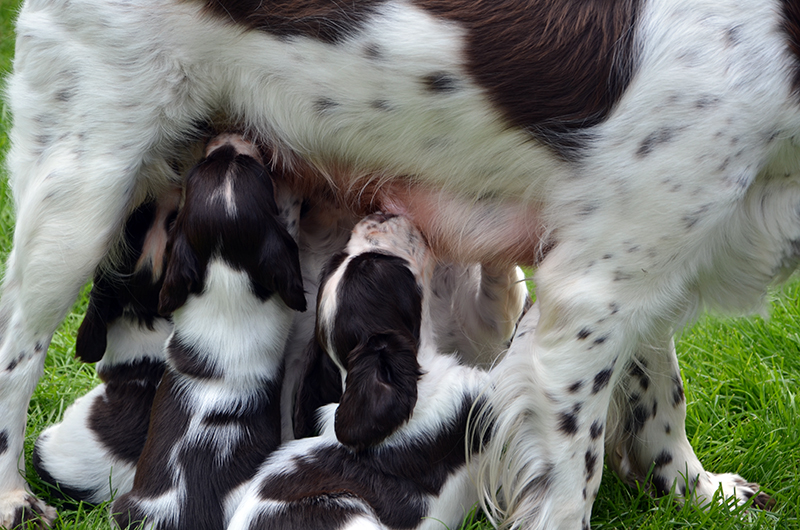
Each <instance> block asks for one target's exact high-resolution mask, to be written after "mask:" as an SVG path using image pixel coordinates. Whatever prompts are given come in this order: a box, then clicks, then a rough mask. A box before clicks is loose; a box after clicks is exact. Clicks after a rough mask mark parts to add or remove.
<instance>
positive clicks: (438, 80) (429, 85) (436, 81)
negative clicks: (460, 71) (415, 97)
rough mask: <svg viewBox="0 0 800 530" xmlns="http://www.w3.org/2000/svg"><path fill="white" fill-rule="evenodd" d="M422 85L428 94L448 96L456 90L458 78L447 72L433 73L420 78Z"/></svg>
mask: <svg viewBox="0 0 800 530" xmlns="http://www.w3.org/2000/svg"><path fill="white" fill-rule="evenodd" d="M422 84H423V85H424V86H425V89H426V90H428V91H429V92H432V93H436V94H450V93H453V92H455V91H457V90H458V78H457V77H456V76H454V75H453V74H450V73H447V72H434V73H432V74H428V75H426V76H425V77H423V78H422Z"/></svg>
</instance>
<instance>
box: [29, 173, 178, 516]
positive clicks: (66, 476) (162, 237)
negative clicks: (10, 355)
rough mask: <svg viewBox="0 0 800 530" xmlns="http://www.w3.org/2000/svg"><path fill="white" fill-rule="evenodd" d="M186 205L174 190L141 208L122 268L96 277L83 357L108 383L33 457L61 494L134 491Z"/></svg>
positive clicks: (76, 407)
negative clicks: (170, 255) (169, 249)
mask: <svg viewBox="0 0 800 530" xmlns="http://www.w3.org/2000/svg"><path fill="white" fill-rule="evenodd" d="M179 200H180V190H178V189H174V190H172V191H170V192H167V193H165V194H163V195H162V196H161V197H160V198H159V200H158V201H151V202H147V203H145V204H143V205H142V206H140V207H139V208H137V209H136V210H135V211H134V212H133V214H132V215H131V216H130V218H129V219H128V221H127V222H126V226H125V244H124V245H123V246H122V248H121V249H120V253H119V255H118V256H116V258H115V259H114V264H115V266H114V267H113V269H111V268H109V269H102V270H101V271H99V272H98V274H96V275H95V278H94V285H93V286H92V291H91V293H90V294H89V305H88V307H87V310H86V316H85V317H84V320H83V322H82V323H81V326H80V328H79V330H78V336H77V339H76V342H75V352H76V355H77V356H78V357H79V358H80V359H81V360H83V361H85V362H97V375H98V376H99V377H100V379H101V380H102V381H103V383H102V384H100V385H98V386H97V387H95V388H94V389H92V390H91V391H90V392H89V393H88V394H86V395H85V396H83V397H81V398H79V399H78V400H76V401H75V403H74V404H72V405H71V406H70V407H69V408H68V409H67V410H66V412H65V413H64V419H63V420H62V421H61V422H60V423H58V424H56V425H52V426H50V427H48V428H47V429H45V430H44V432H42V434H41V435H40V436H39V438H38V440H37V441H36V445H35V447H34V452H33V465H34V467H35V469H36V471H37V473H38V474H39V476H40V477H42V479H43V480H44V481H45V482H46V483H48V484H50V485H52V486H54V488H55V490H56V494H62V493H63V494H64V495H66V496H68V497H71V498H72V499H74V500H79V501H85V502H90V503H99V502H103V501H106V500H109V499H110V498H111V496H112V495H113V494H114V492H116V491H121V492H125V491H128V490H129V489H130V488H131V487H132V485H133V476H134V472H135V470H136V461H137V460H138V459H139V455H140V454H141V452H142V447H143V446H144V442H145V437H146V436H147V426H148V424H149V422H150V406H151V405H152V402H153V397H154V396H155V392H156V388H157V387H158V384H159V382H160V381H161V376H162V374H163V373H164V366H165V361H164V343H165V342H166V339H167V337H168V336H169V334H170V332H171V331H172V322H171V321H170V320H169V319H168V318H164V317H162V316H161V315H159V314H158V312H157V308H158V296H159V291H160V290H161V285H162V282H163V272H164V251H165V249H166V241H167V233H168V230H169V225H170V223H171V222H172V221H173V220H174V216H175V214H176V212H177V208H178V201H179ZM98 361H99V362H98Z"/></svg>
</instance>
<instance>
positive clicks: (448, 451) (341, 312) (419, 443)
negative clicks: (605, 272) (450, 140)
mask: <svg viewBox="0 0 800 530" xmlns="http://www.w3.org/2000/svg"><path fill="white" fill-rule="evenodd" d="M434 266H435V265H434V262H433V261H432V260H431V259H430V256H429V252H428V250H427V249H426V246H425V244H424V241H423V238H422V237H421V235H420V234H419V232H417V231H416V229H415V228H414V227H413V226H412V225H411V224H410V223H409V222H408V221H407V220H406V219H404V218H401V217H391V216H386V215H377V216H370V217H367V218H366V219H365V220H363V221H362V222H360V223H359V224H358V225H357V226H356V227H355V228H354V230H353V236H352V237H351V239H350V242H349V243H348V245H347V248H346V251H345V252H344V253H342V254H341V255H337V256H333V257H332V258H331V260H330V262H329V264H328V266H326V268H325V273H323V280H322V282H321V285H320V295H319V301H318V305H319V307H318V308H317V309H318V311H317V314H318V320H317V327H318V329H317V336H318V337H319V338H320V339H321V340H322V342H323V344H324V345H325V347H324V350H325V353H326V354H327V355H329V356H330V357H331V358H332V359H333V360H334V362H335V364H336V365H338V367H339V368H340V370H341V374H342V377H343V378H344V381H343V385H342V387H343V388H344V392H343V395H342V397H341V400H340V402H339V404H338V405H329V406H325V407H323V408H321V409H320V410H319V420H320V422H321V426H320V428H321V431H322V433H321V435H320V436H318V437H315V438H309V439H304V440H296V441H292V442H288V443H286V444H285V445H284V446H282V447H281V448H280V449H279V450H278V451H276V452H275V453H273V455H272V456H270V458H269V459H268V460H267V462H266V463H265V464H264V466H263V467H262V468H261V470H260V471H259V473H258V475H257V476H256V478H255V479H254V480H253V482H252V483H251V484H250V486H249V487H248V489H247V491H246V493H245V494H244V497H243V500H242V503H241V505H240V507H239V509H238V510H237V512H236V513H235V514H234V516H233V518H232V520H231V525H230V527H229V528H230V529H231V530H233V529H243V530H244V529H254V528H282V529H283V528H286V529H289V528H297V525H300V526H302V527H303V528H325V529H331V530H333V529H340V528H342V529H343V528H398V529H399V528H429V527H431V528H432V527H436V526H438V525H441V524H445V525H447V526H449V527H453V526H454V525H456V524H457V523H459V522H460V521H461V519H463V517H464V515H465V513H466V512H467V511H468V510H469V509H470V507H471V506H472V504H473V503H474V502H475V501H476V500H477V491H476V489H475V487H474V485H473V484H472V483H471V481H470V479H469V473H468V469H467V460H466V459H467V454H468V453H474V452H475V451H476V450H477V449H478V446H479V445H480V439H478V438H469V437H470V436H471V435H470V433H469V432H468V430H467V425H468V419H469V416H470V413H471V411H472V409H473V407H475V406H478V407H481V406H482V405H481V402H482V399H483V398H479V396H480V394H481V392H482V391H484V390H486V388H485V385H486V382H487V379H486V374H485V372H482V371H481V370H479V369H475V368H467V367H464V366H460V365H459V364H458V362H457V361H456V360H455V358H454V357H452V356H446V355H442V354H441V353H439V351H438V349H437V343H436V339H435V331H434V320H433V319H434V318H436V317H435V316H433V315H432V313H431V307H430V305H431V301H432V299H433V295H432V290H431V286H430V280H431V277H432V276H433V269H434ZM507 289H508V290H511V291H512V292H513V291H514V290H515V289H516V285H513V284H512V285H508V284H503V285H502V287H497V288H495V290H494V291H493V295H494V296H497V297H502V296H503V292H502V291H505V290H507ZM387 293H393V295H394V296H392V297H391V298H390V300H391V302H390V303H387ZM398 296H401V297H402V299H400V298H398ZM478 299H479V298H477V297H476V298H474V299H473V303H475V301H476V300H478ZM437 316H438V315H437ZM441 316H448V314H447V313H441ZM309 384H314V382H313V381H311V382H309ZM340 384H341V380H340ZM342 387H340V388H342ZM476 400H477V401H478V403H476Z"/></svg>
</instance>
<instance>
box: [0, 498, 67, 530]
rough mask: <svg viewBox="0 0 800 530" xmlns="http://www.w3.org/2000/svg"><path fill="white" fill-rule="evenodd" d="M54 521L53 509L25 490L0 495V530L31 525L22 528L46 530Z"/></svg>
mask: <svg viewBox="0 0 800 530" xmlns="http://www.w3.org/2000/svg"><path fill="white" fill-rule="evenodd" d="M55 519H56V509H55V508H53V507H52V506H48V505H47V504H45V503H44V501H41V500H39V499H37V498H36V497H34V496H33V495H31V494H30V493H28V492H27V491H25V490H15V491H11V492H8V493H6V494H5V495H0V528H6V529H8V530H12V529H15V528H18V527H23V525H25V524H27V523H33V525H28V526H24V528H26V529H27V528H36V529H37V530H39V529H46V528H49V527H50V525H51V524H52V523H53V521H55Z"/></svg>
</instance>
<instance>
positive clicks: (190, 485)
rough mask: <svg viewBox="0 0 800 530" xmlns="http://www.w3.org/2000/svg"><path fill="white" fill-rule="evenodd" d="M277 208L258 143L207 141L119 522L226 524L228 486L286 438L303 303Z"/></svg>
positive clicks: (194, 177) (180, 236)
mask: <svg viewBox="0 0 800 530" xmlns="http://www.w3.org/2000/svg"><path fill="white" fill-rule="evenodd" d="M296 210H297V212H296V213H297V214H298V215H299V202H298V203H297V208H296ZM278 213H279V210H278V206H277V205H276V200H275V193H274V191H273V184H272V181H271V179H270V174H269V173H268V172H267V170H266V169H265V168H264V166H263V164H262V163H261V160H260V157H259V153H258V151H257V149H256V148H255V147H254V146H253V145H252V144H249V143H248V142H246V141H244V140H243V139H242V138H241V137H240V136H238V135H222V136H221V137H217V138H215V139H214V140H212V141H211V143H210V144H209V147H208V149H207V154H206V158H205V159H204V160H203V161H201V162H200V163H199V164H198V165H197V166H196V167H195V168H194V169H193V170H192V171H190V173H189V175H188V176H187V178H186V186H185V195H184V203H183V206H182V208H181V210H180V212H179V213H178V216H177V219H176V220H175V226H174V227H173V230H172V232H171V234H170V239H169V244H168V251H169V253H168V263H167V268H166V272H165V275H164V285H163V286H162V289H161V293H160V298H159V310H160V311H161V312H162V313H165V314H166V313H172V319H173V323H174V329H173V332H172V335H171V336H170V338H169V341H168V343H167V348H166V360H167V368H166V371H165V373H164V377H163V379H162V382H161V384H160V385H159V387H158V392H157V393H156V396H155V400H154V403H153V410H152V415H151V419H150V428H149V431H148V433H147V442H146V443H145V446H144V449H143V451H142V454H141V457H140V458H139V461H138V464H137V467H136V476H135V479H134V483H133V489H132V490H131V491H130V492H128V493H126V494H124V495H122V496H120V497H118V498H117V499H116V500H115V501H114V503H113V505H112V512H113V516H114V518H115V520H116V522H117V524H119V526H120V527H122V528H126V527H127V526H128V525H129V524H131V523H136V522H142V521H145V527H146V528H158V529H161V530H168V529H187V530H188V529H192V530H195V529H197V528H207V529H214V528H219V529H222V528H224V525H225V520H226V510H230V508H229V506H228V505H227V500H228V496H229V495H230V494H231V492H232V491H233V490H234V489H235V488H237V487H238V486H239V485H241V484H242V483H244V482H246V481H247V480H248V479H250V478H251V477H252V476H253V474H254V473H255V471H256V468H257V466H258V464H259V463H260V462H261V461H263V459H264V458H265V457H266V456H267V455H268V454H269V453H270V452H271V451H272V450H273V449H275V448H276V447H277V446H278V444H279V443H280V404H279V398H280V388H281V381H282V372H283V351H284V348H285V344H286V339H287V337H288V334H289V328H290V326H291V322H292V318H293V314H294V311H295V310H299V311H302V310H305V307H306V306H305V295H304V293H303V285H302V279H301V276H300V265H299V262H298V255H297V245H296V243H295V241H294V239H293V238H292V236H291V235H290V234H289V233H288V232H287V230H286V228H285V227H284V221H283V220H281V219H279V217H278Z"/></svg>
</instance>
